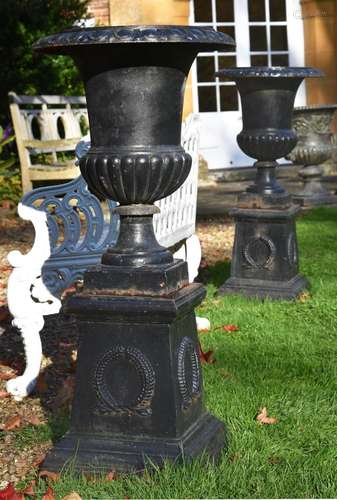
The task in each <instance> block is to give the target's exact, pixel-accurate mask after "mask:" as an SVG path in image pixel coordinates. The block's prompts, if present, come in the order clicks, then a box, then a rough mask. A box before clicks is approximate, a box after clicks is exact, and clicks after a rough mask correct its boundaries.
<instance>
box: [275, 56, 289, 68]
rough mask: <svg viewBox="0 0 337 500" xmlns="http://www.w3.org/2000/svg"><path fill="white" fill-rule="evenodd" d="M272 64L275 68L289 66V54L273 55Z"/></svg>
mask: <svg viewBox="0 0 337 500" xmlns="http://www.w3.org/2000/svg"><path fill="white" fill-rule="evenodd" d="M271 63H272V65H273V66H289V56H288V54H273V55H272V56H271Z"/></svg>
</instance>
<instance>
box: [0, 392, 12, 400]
mask: <svg viewBox="0 0 337 500" xmlns="http://www.w3.org/2000/svg"><path fill="white" fill-rule="evenodd" d="M9 397H10V394H9V392H7V391H0V399H3V398H9Z"/></svg>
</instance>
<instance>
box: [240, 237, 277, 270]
mask: <svg viewBox="0 0 337 500" xmlns="http://www.w3.org/2000/svg"><path fill="white" fill-rule="evenodd" d="M243 255H244V258H245V260H246V262H247V263H248V264H249V265H250V266H251V267H254V268H256V269H270V267H271V266H272V264H273V261H274V258H275V256H276V247H275V244H274V242H273V241H272V240H271V239H270V238H267V237H266V236H258V237H257V238H251V239H250V240H249V241H248V243H247V244H246V246H245V247H244V249H243Z"/></svg>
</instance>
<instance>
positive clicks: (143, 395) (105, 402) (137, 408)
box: [94, 345, 156, 416]
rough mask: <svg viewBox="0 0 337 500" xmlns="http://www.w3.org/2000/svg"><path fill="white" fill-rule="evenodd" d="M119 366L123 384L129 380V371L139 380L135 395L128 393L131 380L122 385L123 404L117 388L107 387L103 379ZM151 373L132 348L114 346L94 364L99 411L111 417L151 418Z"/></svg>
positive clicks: (150, 367)
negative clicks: (123, 389) (123, 390)
mask: <svg viewBox="0 0 337 500" xmlns="http://www.w3.org/2000/svg"><path fill="white" fill-rule="evenodd" d="M117 364H119V366H120V367H121V366H122V372H125V379H124V380H125V381H126V384H127V382H128V380H129V371H130V370H132V371H133V372H134V373H136V376H137V377H138V381H139V390H138V393H137V394H132V389H133V387H131V385H130V384H131V380H130V383H129V386H127V385H126V388H125V395H124V397H123V402H122V401H121V397H120V394H119V390H120V387H116V386H114V384H109V383H108V381H107V376H108V375H109V373H110V374H113V373H114V370H115V369H116V365H117ZM155 382H156V379H155V373H154V370H153V368H152V365H151V363H150V361H149V360H148V359H147V357H146V356H145V355H144V354H143V353H142V352H141V351H140V350H139V349H136V348H135V347H124V346H122V345H117V346H116V347H114V348H113V349H111V350H110V351H108V352H107V353H106V354H104V356H103V357H102V358H101V359H100V360H99V361H98V363H97V367H96V371H95V375H94V384H95V389H96V395H97V398H98V401H99V409H100V410H101V411H103V412H108V413H109V414H115V415H130V416H134V415H141V416H148V415H151V413H152V409H151V402H152V398H153V396H154V390H155Z"/></svg>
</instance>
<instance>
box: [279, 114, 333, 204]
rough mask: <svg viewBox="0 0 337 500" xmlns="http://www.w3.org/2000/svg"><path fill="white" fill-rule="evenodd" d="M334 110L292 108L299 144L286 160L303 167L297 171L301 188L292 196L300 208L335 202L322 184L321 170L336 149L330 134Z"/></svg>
mask: <svg viewBox="0 0 337 500" xmlns="http://www.w3.org/2000/svg"><path fill="white" fill-rule="evenodd" d="M336 110H337V104H329V105H324V106H303V107H299V108H295V109H294V115H293V127H294V130H296V133H297V136H298V142H297V145H296V147H295V148H294V149H293V150H292V151H291V153H289V154H288V156H287V158H288V159H289V160H291V161H292V162H294V163H295V164H299V165H302V166H303V167H302V168H301V169H300V171H299V176H300V178H301V180H302V181H303V184H304V185H303V189H302V190H301V191H300V192H299V193H296V194H295V195H294V196H293V200H294V202H295V203H298V204H299V205H301V206H303V207H311V206H317V205H328V204H331V203H337V196H336V195H334V194H332V193H330V192H329V191H328V190H327V189H326V188H325V187H324V186H323V185H322V175H323V169H322V167H321V164H322V163H324V162H325V161H326V160H329V159H330V158H331V157H332V155H333V153H334V151H335V150H336V145H335V144H334V143H333V133H332V132H331V122H332V119H333V117H334V115H335V113H336Z"/></svg>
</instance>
